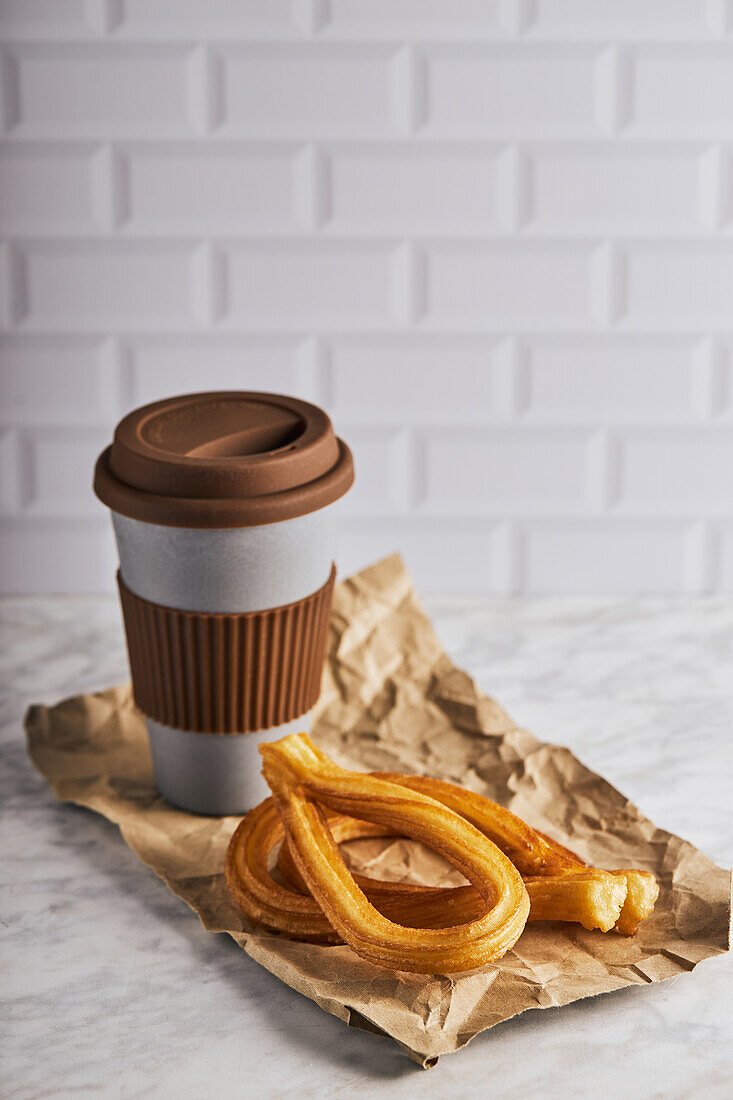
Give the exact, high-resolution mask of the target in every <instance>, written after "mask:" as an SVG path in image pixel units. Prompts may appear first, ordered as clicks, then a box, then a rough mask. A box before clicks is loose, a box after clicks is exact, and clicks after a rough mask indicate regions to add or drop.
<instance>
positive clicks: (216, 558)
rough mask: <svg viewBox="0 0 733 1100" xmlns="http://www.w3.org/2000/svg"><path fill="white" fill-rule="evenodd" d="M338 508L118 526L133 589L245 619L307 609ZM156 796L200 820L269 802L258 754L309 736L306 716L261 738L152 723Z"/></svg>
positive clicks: (322, 573)
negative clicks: (236, 523) (232, 522)
mask: <svg viewBox="0 0 733 1100" xmlns="http://www.w3.org/2000/svg"><path fill="white" fill-rule="evenodd" d="M337 506H338V502H335V503H334V504H330V505H328V506H327V507H326V508H321V509H319V510H318V511H317V512H311V513H309V514H308V515H305V516H297V517H295V518H294V519H288V520H282V521H281V522H280V523H272V524H267V525H262V526H258V527H236V528H185V527H166V526H163V525H162V524H154V523H143V522H142V521H140V520H136V519H131V518H130V517H128V516H123V515H121V514H119V513H117V512H113V513H112V522H113V526H114V531H115V537H116V540H117V547H118V551H119V557H120V573H121V575H122V579H123V581H124V582H125V584H126V585H127V587H128V588H129V589H130V590H131V591H132V592H134V593H135V594H136V595H138V596H141V597H142V598H143V599H145V600H150V601H151V602H152V603H156V604H162V605H163V606H165V607H173V608H176V609H178V610H182V611H196V612H204V613H210V614H214V613H230V614H236V613H242V612H248V611H263V610H266V609H268V608H273V607H281V606H282V605H283V604H289V603H293V602H295V601H297V600H301V599H303V598H305V597H306V596H309V595H311V594H312V593H313V592H316V591H318V589H320V588H322V587H323V585H324V584H325V583H326V581H327V580H328V577H329V574H330V571H331V566H332V563H333V561H334V557H335V537H336V523H335V510H336V508H337ZM146 722H147V727H148V735H149V738H150V748H151V753H152V757H153V768H154V772H155V781H156V785H157V787H158V790H159V791H160V793H161V794H162V795H163V797H164V798H166V799H167V800H168V801H169V802H171V803H173V804H174V805H177V806H180V807H182V808H183V809H186V810H191V811H194V812H195V813H202V814H211V815H221V814H241V813H245V812H246V811H247V810H248V809H251V807H252V806H255V805H256V804H257V803H258V802H261V801H262V799H263V798H266V797H267V795H268V794H269V793H270V791H269V788H268V787H267V784H266V783H265V781H264V779H263V778H262V775H261V774H260V767H261V757H260V755H259V752H258V745H259V744H260V743H261V742H262V741H265V740H267V741H274V740H277V739H278V738H279V737H281V736H284V735H285V734H286V733H294V732H298V731H301V730H305V731H308V730H309V729H310V714H305V715H303V716H302V717H298V718H296V719H294V720H293V721H290V722H287V723H285V724H284V725H282V726H276V727H272V728H270V729H267V730H260V731H257V732H256V733H225V734H217V733H196V732H192V731H190V730H178V729H174V728H172V727H170V726H164V725H161V724H160V723H159V722H155V721H153V720H152V719H150V718H146Z"/></svg>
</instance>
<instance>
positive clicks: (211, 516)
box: [94, 391, 354, 815]
mask: <svg viewBox="0 0 733 1100" xmlns="http://www.w3.org/2000/svg"><path fill="white" fill-rule="evenodd" d="M353 480H354V469H353V462H352V457H351V452H350V451H349V448H348V447H347V446H346V444H345V443H343V442H342V440H340V439H337V437H336V435H335V434H334V430H333V426H332V424H331V421H330V420H329V418H328V416H327V415H326V413H325V412H324V411H323V410H322V409H319V408H318V407H317V406H315V405H311V404H309V403H308V402H306V401H300V400H298V399H296V398H294V397H285V396H280V395H278V394H271V393H255V392H245V391H231V392H230V391H226V392H220V393H219V392H214V393H194V394H186V395H183V396H180V397H172V398H169V399H166V400H164V401H156V402H154V403H153V404H151V405H145V406H144V407H142V408H139V409H136V410H134V411H133V412H131V413H130V414H129V415H128V416H126V417H125V418H124V419H123V420H121V421H120V423H119V424H118V425H117V428H116V429H115V433H114V439H113V442H112V445H111V446H110V447H107V449H106V450H104V451H103V452H102V454H101V455H100V456H99V458H98V460H97V464H96V468H95V473H94V491H95V493H96V494H97V496H98V497H99V499H100V500H101V501H103V503H104V504H106V505H107V506H108V507H109V508H110V509H111V513H112V523H113V526H114V531H115V537H116V540H117V547H118V550H119V560H120V568H119V571H118V573H117V583H118V588H119V594H120V602H121V605H122V614H123V619H124V624H125V635H126V638H127V650H128V656H129V661H130V671H131V674H132V688H133V694H134V698H135V702H136V704H137V706H138V707H139V708H140V710H141V711H142V712H143V714H144V715H145V719H146V723H147V729H148V735H149V739H150V749H151V754H152V758H153V769H154V774H155V781H156V785H157V787H158V790H159V791H160V793H161V794H162V795H163V797H164V798H166V799H167V800H168V801H169V802H171V803H173V804H174V805H176V806H180V807H182V808H183V809H186V810H192V811H194V812H196V813H201V814H212V815H219V814H240V813H244V812H246V810H248V809H250V808H251V807H252V806H254V805H256V804H257V803H258V802H260V801H261V800H262V799H263V798H265V797H266V796H267V795H268V794H269V793H270V792H269V789H268V788H267V785H266V784H265V781H264V780H263V778H262V776H261V774H260V766H261V758H260V754H259V752H258V745H259V744H260V742H262V741H270V740H276V739H277V738H278V737H282V736H283V735H284V734H286V733H292V732H296V731H300V730H308V729H309V728H310V711H311V708H312V707H313V705H314V704H315V702H316V700H317V699H318V695H319V692H320V684H321V675H322V672H323V665H324V661H325V653H326V642H327V634H328V620H329V613H330V608H331V596H332V592H333V585H334V578H335V565H334V548H335V547H334V543H335V533H336V531H335V515H334V512H335V509H336V508H337V507H338V504H337V502H338V500H339V499H340V498H341V497H342V496H343V495H344V493H346V492H347V490H348V489H349V488H350V487H351V485H352V483H353Z"/></svg>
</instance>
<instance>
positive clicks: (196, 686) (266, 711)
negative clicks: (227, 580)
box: [117, 566, 336, 733]
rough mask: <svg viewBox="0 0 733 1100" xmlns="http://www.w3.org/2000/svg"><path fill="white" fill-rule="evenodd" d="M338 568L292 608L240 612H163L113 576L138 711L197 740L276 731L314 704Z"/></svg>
mask: <svg viewBox="0 0 733 1100" xmlns="http://www.w3.org/2000/svg"><path fill="white" fill-rule="evenodd" d="M335 577H336V567H335V566H333V567H332V569H331V575H330V576H329V578H328V580H327V582H326V584H325V585H324V586H323V588H320V589H319V590H318V591H317V592H313V593H312V594H311V595H310V596H306V597H305V599H303V600H298V601H297V602H296V603H291V604H285V605H284V606H283V607H275V608H272V609H268V610H266V611H253V612H247V613H245V614H239V615H236V614H235V615H226V614H222V615H209V614H202V613H199V612H195V611H178V610H176V609H175V608H171V607H162V606H160V605H159V604H155V603H151V602H150V601H149V600H144V599H142V598H141V597H140V596H136V595H135V594H134V593H133V592H131V591H130V589H129V588H128V587H127V586H126V585H125V582H124V581H123V580H122V577H121V576H120V574H119V572H118V574H117V585H118V588H119V593H120V602H121V603H122V614H123V618H124V621H125V633H126V636H127V652H128V655H129V659H130V671H131V673H132V688H133V694H134V696H135V702H136V703H137V705H138V707H139V708H140V710H141V711H142V712H143V714H146V715H147V716H148V717H149V718H153V719H154V720H155V721H156V722H161V723H162V724H163V725H166V726H173V727H175V728H177V729H186V730H194V731H196V732H198V733H243V732H251V731H254V730H260V729H266V728H268V727H270V726H278V725H281V724H282V723H284V722H289V721H290V720H291V719H293V718H297V717H299V716H300V715H301V714H305V712H306V711H308V710H310V708H311V707H312V706H313V704H314V703H315V702H316V700H317V699H318V695H319V693H320V688H321V674H322V672H323V663H324V660H325V655H326V641H327V637H328V619H329V614H330V611H331V597H332V594H333V585H334V580H335Z"/></svg>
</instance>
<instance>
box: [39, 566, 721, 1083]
mask: <svg viewBox="0 0 733 1100" xmlns="http://www.w3.org/2000/svg"><path fill="white" fill-rule="evenodd" d="M26 728H27V731H28V747H29V752H30V755H31V757H32V759H33V761H34V763H35V765H36V767H37V768H38V769H39V771H40V772H41V773H42V774H43V775H44V776H45V777H46V778H47V779H48V781H49V782H50V784H51V785H52V787H53V789H54V790H55V791H56V794H57V795H58V797H59V798H60V799H63V800H65V801H69V802H75V803H77V804H79V805H82V806H87V807H89V809H91V810H94V811H96V812H97V813H100V814H103V815H104V816H105V817H106V818H108V819H109V820H110V821H114V822H115V823H116V824H117V825H118V826H119V828H120V830H121V832H122V835H123V837H124V839H125V841H126V842H127V843H128V844H129V846H130V847H131V848H132V849H133V850H134V851H135V852H137V854H138V855H139V856H140V858H141V859H142V860H143V861H144V862H145V863H147V864H148V865H149V866H150V867H152V869H153V870H154V871H155V872H156V874H158V875H159V876H160V877H161V878H162V879H164V881H165V882H166V883H167V884H168V885H169V886H170V888H171V889H172V890H173V891H174V892H175V893H176V894H178V895H179V896H180V897H182V898H183V899H184V900H185V901H186V902H187V903H188V904H189V905H190V906H191V908H192V909H194V910H195V912H196V913H198V915H199V917H200V918H201V920H202V922H203V924H204V926H205V927H206V928H208V929H210V930H211V931H212V932H228V933H229V934H230V935H231V936H232V937H233V938H234V939H235V940H236V941H237V943H238V944H240V946H241V947H242V948H243V949H244V950H245V951H246V952H247V953H248V954H249V955H251V956H252V958H254V959H256V960H257V961H258V962H259V963H261V964H262V966H264V967H266V968H267V969H268V970H270V971H271V972H272V973H273V974H276V975H277V976H278V977H279V978H281V979H282V981H284V982H287V984H288V985H290V986H292V987H293V988H294V989H297V990H299V991H300V992H301V993H304V994H305V995H306V996H307V997H310V998H311V999H312V1000H314V1001H315V1002H316V1003H317V1004H319V1005H320V1006H321V1008H323V1009H325V1010H326V1011H327V1012H331V1013H333V1014H334V1015H335V1016H338V1017H339V1018H340V1019H342V1020H344V1021H345V1022H346V1023H348V1024H349V1025H351V1026H352V1027H358V1028H362V1029H364V1030H367V1031H371V1032H375V1033H379V1034H386V1035H389V1036H391V1037H392V1038H393V1039H394V1040H395V1041H396V1042H397V1043H398V1044H399V1045H400V1046H401V1047H402V1048H403V1049H404V1050H405V1051H406V1053H407V1054H409V1056H410V1057H411V1058H413V1059H415V1060H416V1061H417V1062H419V1063H420V1064H421V1065H424V1066H430V1065H434V1064H435V1062H436V1061H437V1059H438V1057H439V1056H440V1055H441V1054H447V1053H450V1052H452V1051H456V1050H459V1049H460V1048H461V1047H462V1046H464V1045H465V1044H466V1043H468V1042H469V1041H470V1040H471V1039H472V1038H473V1037H474V1036H475V1035H477V1034H478V1033H479V1032H480V1031H483V1030H485V1029H486V1028H489V1027H493V1026H494V1025H495V1024H498V1023H501V1022H502V1021H503V1020H507V1019H509V1018H510V1017H511V1016H515V1015H516V1014H517V1013H519V1012H524V1011H525V1010H527V1009H530V1008H550V1007H555V1006H558V1005H564V1004H567V1003H568V1002H570V1001H574V1000H578V999H580V998H582V997H590V996H594V995H596V994H598V993H607V992H609V991H611V990H613V989H619V988H621V987H623V986H628V985H646V984H648V983H649V982H656V981H662V980H663V979H665V978H670V977H673V976H674V975H676V974H680V973H682V972H684V971H688V970H692V969H693V968H694V967H695V966H696V965H697V963H699V962H700V961H701V960H702V959H705V958H709V957H710V956H712V955H719V954H721V953H722V952H724V951H726V950H727V949H728V944H729V930H730V913H731V907H730V885H731V884H730V874H729V872H727V871H724V870H722V869H721V868H720V867H717V866H716V865H715V864H714V863H712V862H711V861H710V860H709V859H707V857H706V856H704V855H703V854H702V852H700V851H698V850H697V849H696V848H694V847H693V846H692V845H691V844H688V843H687V842H686V841H684V840H681V839H680V838H679V837H677V836H674V835H672V834H671V833H668V832H665V831H664V830H662V829H658V828H657V827H656V826H655V825H654V824H653V823H652V822H651V821H649V820H648V819H647V818H645V817H644V816H643V814H641V813H640V811H639V810H637V808H636V807H635V806H632V805H631V803H630V802H628V801H627V800H626V799H625V798H624V796H623V795H621V794H619V792H618V791H617V790H615V788H613V787H612V786H611V785H610V784H608V783H607V782H606V781H605V780H604V779H602V778H601V777H600V776H598V775H596V774H594V773H593V772H591V771H589V769H588V768H586V767H584V766H583V765H582V764H581V763H580V762H579V761H578V760H576V758H575V757H574V756H573V754H572V753H571V752H570V751H569V750H568V749H566V748H562V747H560V746H558V745H550V744H543V743H541V742H539V741H537V740H536V739H535V738H534V737H532V736H531V734H529V733H527V732H525V731H524V730H520V729H518V728H517V727H516V726H515V725H514V724H513V723H512V721H511V719H510V718H509V717H508V716H507V714H506V713H505V712H504V711H503V710H502V709H501V707H500V706H499V705H498V704H497V703H495V702H494V701H493V700H492V699H489V698H488V697H487V696H485V695H483V694H482V693H481V692H480V691H479V689H478V688H477V686H476V684H475V683H474V682H473V680H472V679H471V678H470V677H469V676H468V675H467V674H466V673H465V672H462V671H461V670H460V669H458V668H456V667H455V666H454V665H453V664H452V663H451V661H450V659H449V658H448V657H447V655H446V654H445V653H444V652H443V651H442V649H441V647H440V645H439V643H438V641H437V638H436V636H435V634H434V632H433V629H432V627H431V625H430V622H429V621H428V619H427V618H426V616H425V614H424V612H423V611H422V609H421V608H420V606H419V604H418V602H417V600H416V597H415V593H414V591H413V588H412V584H411V581H410V578H409V576H408V574H407V572H406V571H405V569H404V566H403V565H402V562H401V560H400V558H399V557H397V556H395V557H391V558H387V559H385V560H384V561H382V562H379V563H378V564H377V565H375V566H373V567H371V568H370V569H367V570H365V571H364V572H362V573H360V574H358V575H357V576H355V577H352V578H351V579H349V580H347V581H345V582H343V583H341V584H339V585H337V587H336V590H335V594H334V601H333V610H332V617H331V629H330V638H329V657H328V661H327V666H326V672H325V677H324V683H323V690H322V694H321V698H320V700H319V703H318V706H317V712H316V716H315V722H314V729H313V737H314V739H315V740H316V741H317V742H318V744H319V745H320V746H321V747H322V748H323V749H324V750H325V751H326V752H328V753H329V754H330V755H332V756H333V757H334V759H336V760H337V761H338V762H339V763H341V764H344V765H346V766H348V767H352V768H357V769H363V770H374V769H379V770H388V771H402V772H416V773H420V774H427V775H433V776H437V777H439V778H441V779H448V780H451V781H452V782H456V783H461V784H463V785H464V786H467V787H469V788H470V789H472V790H475V791H479V792H481V793H483V794H486V795H488V796H490V797H491V798H493V799H496V800H497V801H498V802H501V803H502V804H503V805H505V806H508V807H509V808H510V809H512V810H513V811H515V813H518V814H519V815H520V816H521V817H523V818H525V819H526V820H527V821H528V822H530V824H532V825H534V826H536V827H537V828H539V829H541V830H543V831H544V832H547V833H550V834H551V835H552V836H554V837H555V838H557V839H558V840H560V841H561V842H562V843H563V844H567V845H568V846H569V847H571V848H573V849H574V850H575V851H577V852H578V854H579V855H581V856H582V857H583V858H584V859H586V860H589V861H590V862H592V863H594V864H595V865H597V866H600V867H608V868H614V867H639V868H643V869H645V870H649V871H652V872H653V873H654V874H655V875H656V876H657V879H658V881H659V883H660V887H661V890H660V896H659V901H658V902H657V906H656V909H655V911H654V913H653V915H652V917H651V918H650V919H649V920H647V921H646V922H645V923H644V924H643V925H642V926H641V929H640V931H639V933H638V935H637V936H636V937H634V938H632V939H627V938H624V937H621V936H617V935H613V934H608V935H603V934H602V933H600V932H588V931H586V930H585V929H583V928H581V927H580V926H579V925H569V924H554V923H547V924H531V925H528V926H527V928H526V929H525V931H524V932H523V933H522V936H521V937H520V939H519V941H518V943H517V945H516V946H515V948H514V950H513V951H510V952H509V953H508V954H507V955H506V956H505V957H504V958H503V959H500V960H499V961H498V962H497V963H494V964H493V965H491V966H487V967H485V968H484V969H482V970H481V971H478V972H475V973H472V974H468V975H465V976H462V977H461V976H451V977H449V976H444V975H435V976H433V977H425V976H423V975H409V974H394V973H391V972H389V971H386V970H382V969H380V968H378V967H375V966H372V965H371V964H370V963H367V962H365V961H363V960H362V959H360V958H359V957H358V956H356V955H355V954H354V953H353V952H352V951H351V950H350V949H349V948H348V947H324V946H321V945H317V944H304V943H297V942H294V941H291V940H288V939H286V938H284V937H280V936H278V935H275V934H271V933H267V932H263V931H261V930H258V929H252V928H251V927H249V926H248V924H247V922H246V920H245V919H244V918H243V916H242V915H241V914H240V913H239V911H238V910H237V909H236V908H235V907H234V906H233V905H232V903H231V901H230V900H229V896H228V894H227V891H226V888H225V884H224V874H223V868H224V856H225V852H226V847H227V844H228V842H229V838H230V836H231V834H232V832H233V831H234V828H235V826H236V824H237V819H236V818H233V817H227V818H206V817H197V816H195V815H192V814H187V813H184V812H182V811H180V810H176V809H174V808H173V807H171V806H169V805H168V804H167V803H166V802H164V801H163V800H162V799H161V798H159V797H158V796H157V794H156V791H155V788H154V786H153V781H152V767H151V763H150V754H149V751H148V745H147V738H146V733H145V725H144V721H143V718H142V715H141V714H140V713H139V711H137V710H136V709H135V706H134V704H133V701H132V697H131V692H130V688H129V686H128V685H125V686H122V687H116V688H111V689H110V690H109V691H104V692H101V693H99V694H97V695H82V696H78V697H76V698H73V699H68V700H66V701H65V702H62V703H59V704H58V705H57V706H55V707H43V706H33V707H31V708H30V709H29V711H28V713H27V715H26ZM350 858H351V861H352V863H353V865H354V866H355V867H358V868H359V869H363V870H365V871H366V873H371V874H374V875H376V876H377V877H385V878H386V877H390V878H393V879H396V880H412V881H435V882H440V883H447V882H454V881H458V880H457V879H456V877H455V872H453V871H448V870H446V868H445V865H444V864H443V863H442V861H440V860H439V859H438V858H437V857H435V856H434V855H432V854H431V853H429V852H427V851H426V850H425V849H421V848H420V847H418V846H416V845H413V844H411V843H409V842H406V841H399V840H398V841H393V842H391V843H389V842H386V841H383V840H379V841H375V840H371V841H360V842H356V843H355V844H354V845H352V846H351V851H350Z"/></svg>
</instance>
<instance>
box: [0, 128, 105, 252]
mask: <svg viewBox="0 0 733 1100" xmlns="http://www.w3.org/2000/svg"><path fill="white" fill-rule="evenodd" d="M97 152H98V151H97V149H96V148H95V147H94V146H89V145H74V144H72V145H62V144H55V143H54V144H48V143H40V144H34V143H30V142H28V143H26V142H23V143H19V144H16V145H12V144H10V143H7V144H6V145H5V147H4V148H3V149H2V153H1V154H0V196H1V197H2V198H1V201H0V230H1V231H3V232H5V233H8V234H31V235H32V234H38V233H41V234H44V233H45V234H52V235H62V234H74V233H79V234H83V233H90V232H91V233H94V232H96V231H98V230H99V228H100V216H99V215H100V209H101V206H102V203H103V202H104V196H103V195H101V194H99V189H100V186H102V183H101V181H100V179H99V178H98V173H97V172H95V165H96V164H97V162H98V157H97Z"/></svg>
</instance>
